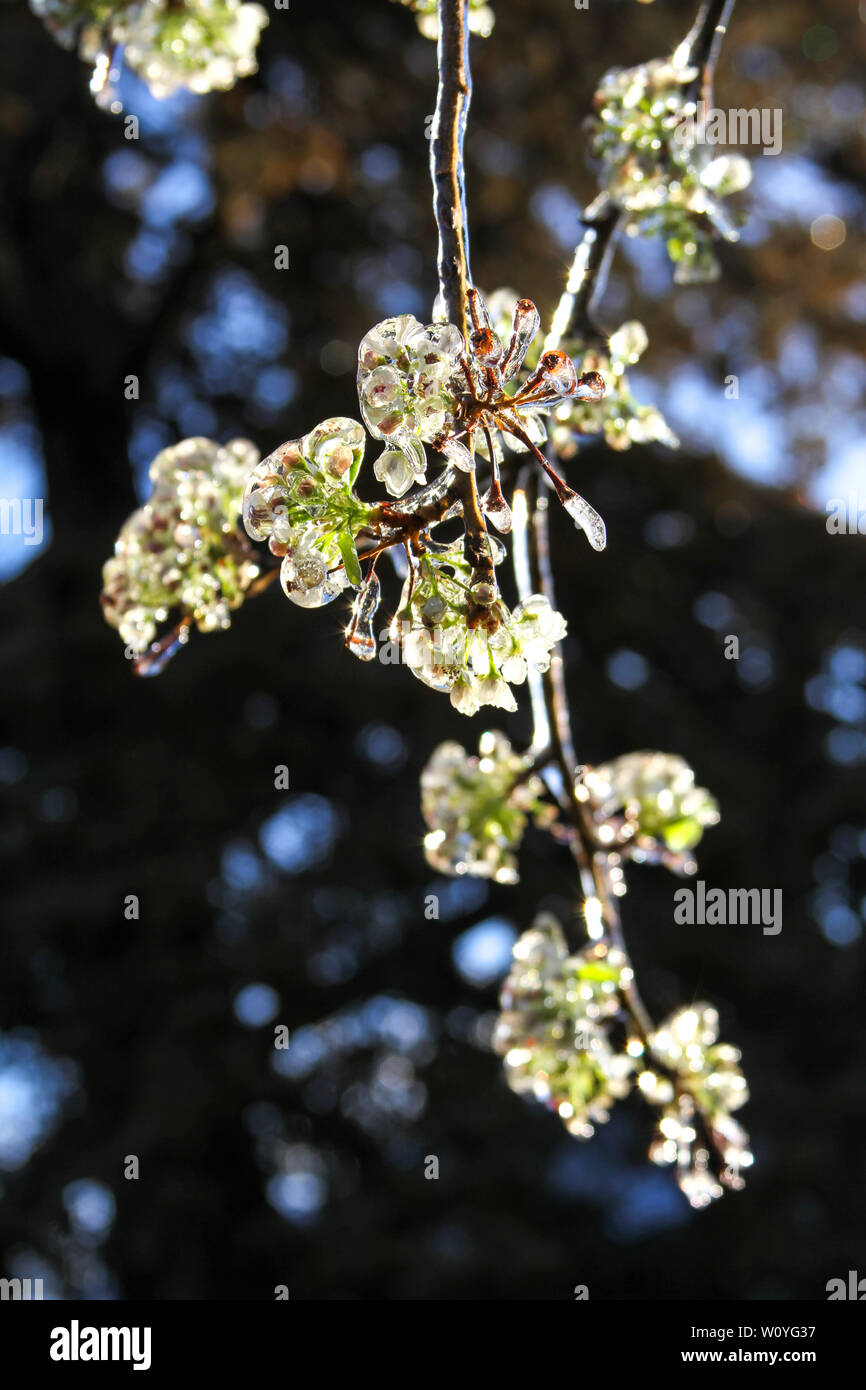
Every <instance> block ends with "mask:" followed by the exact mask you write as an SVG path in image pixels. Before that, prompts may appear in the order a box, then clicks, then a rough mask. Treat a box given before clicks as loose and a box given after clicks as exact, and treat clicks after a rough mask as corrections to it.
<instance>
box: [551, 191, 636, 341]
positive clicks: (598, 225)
mask: <svg viewBox="0 0 866 1390" xmlns="http://www.w3.org/2000/svg"><path fill="white" fill-rule="evenodd" d="M581 221H582V222H583V225H584V227H585V228H586V230H585V232H584V234H583V236H582V238H581V240H580V241H579V242H578V244H577V246H576V247H575V251H574V258H573V260H572V262H571V268H570V269H569V272H568V279H567V281H566V284H565V290H564V291H563V293H562V297H561V298H560V301H559V303H558V305H557V306H556V312H555V313H554V315H553V319H552V321H551V324H550V332H549V333H548V335H547V337H546V338H545V340H544V346H545V348H557V347H559V346H560V344H561V343H562V341H563V340H564V339H565V340H568V339H573V338H576V339H578V340H579V341H580V342H581V343H584V344H586V345H588V346H592V347H602V346H606V345H607V334H606V333H604V332H602V330H601V329H600V328H599V327H598V325H597V324H596V322H595V319H594V317H593V309H594V306H595V303H596V300H597V299H598V298H599V296H600V295H601V294H602V293H603V291H604V287H605V285H606V284H607V277H608V273H609V271H610V265H611V261H612V260H613V249H614V243H615V241H616V237H617V233H618V232H619V230H620V228H621V227H622V224H623V222H624V221H625V214H624V213H623V212H622V210H621V209H620V208H618V207H617V206H616V204H615V203H614V201H613V199H612V198H611V197H610V195H609V194H607V193H602V194H601V195H600V196H599V197H598V198H596V199H595V201H594V202H593V203H591V204H590V206H589V207H588V208H587V209H586V212H585V213H584V215H583V217H582V219H581Z"/></svg>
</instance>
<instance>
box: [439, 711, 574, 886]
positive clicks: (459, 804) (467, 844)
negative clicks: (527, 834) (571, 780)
mask: <svg viewBox="0 0 866 1390" xmlns="http://www.w3.org/2000/svg"><path fill="white" fill-rule="evenodd" d="M531 768H532V761H531V759H530V758H529V757H527V756H526V755H523V754H520V753H516V752H515V751H514V749H513V748H512V746H511V744H510V742H509V741H508V739H507V738H506V737H505V735H504V734H501V733H498V732H496V731H493V730H489V731H487V732H486V733H483V734H482V735H481V738H480V740H479V743H478V756H477V757H471V756H470V755H469V754H468V753H467V752H466V749H465V748H463V747H461V745H460V744H459V743H454V742H448V743H441V744H440V745H439V747H438V748H437V749H436V750H435V752H434V753H433V755H432V757H431V758H430V761H429V762H428V763H427V766H426V767H425V769H424V771H423V772H422V774H421V810H422V812H423V815H424V820H425V821H426V823H427V826H428V831H427V834H426V836H425V837H424V853H425V854H426V856H427V862H428V863H429V864H430V865H431V866H432V867H433V868H434V869H436V870H438V872H439V873H445V874H472V875H474V876H475V877H477V878H492V879H493V880H494V881H495V882H496V883H516V882H517V880H518V872H517V855H516V852H515V851H516V850H517V849H518V848H519V846H520V842H521V840H522V839H523V833H524V831H525V829H526V826H527V823H528V821H529V819H530V817H531V818H533V819H534V820H535V821H536V823H537V824H539V825H542V826H546V825H549V824H550V822H551V820H552V819H553V818H554V817H555V815H556V809H555V807H553V806H551V804H550V803H549V802H547V801H545V800H544V794H545V787H544V783H543V782H542V780H541V778H540V777H539V776H538V775H537V774H535V773H533V772H532V770H531Z"/></svg>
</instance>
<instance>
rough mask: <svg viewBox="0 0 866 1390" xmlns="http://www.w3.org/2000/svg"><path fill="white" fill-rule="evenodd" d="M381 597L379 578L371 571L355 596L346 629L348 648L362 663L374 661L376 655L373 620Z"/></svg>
mask: <svg viewBox="0 0 866 1390" xmlns="http://www.w3.org/2000/svg"><path fill="white" fill-rule="evenodd" d="M380 597H381V590H380V587H379V576H378V575H377V574H376V572H375V570H371V571H370V573H369V574H368V575H367V578H366V579H365V580H364V583H363V584H362V585H361V587H360V589H359V590H358V592H357V594H356V596H355V602H354V604H353V605H352V618H351V621H350V623H349V626H348V628H347V629H346V646H347V647H348V648H349V651H350V652H351V653H352V654H353V656H357V657H359V658H360V660H361V661H372V660H373V658H374V657H375V655H376V637H375V634H374V632H373V619H374V617H375V616H376V609H377V608H378V607H379V599H380Z"/></svg>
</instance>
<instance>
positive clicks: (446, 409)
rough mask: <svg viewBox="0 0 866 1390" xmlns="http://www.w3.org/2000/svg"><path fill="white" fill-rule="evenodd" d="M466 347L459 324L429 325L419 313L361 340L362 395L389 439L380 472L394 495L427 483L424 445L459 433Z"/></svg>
mask: <svg viewBox="0 0 866 1390" xmlns="http://www.w3.org/2000/svg"><path fill="white" fill-rule="evenodd" d="M463 351H464V345H463V336H462V334H461V333H460V330H459V329H457V328H455V327H454V325H453V324H451V323H439V324H436V323H431V324H428V325H427V326H426V327H424V326H423V325H422V324H420V323H419V322H418V320H417V319H416V318H415V317H414V316H413V315H412V314H401V315H400V316H399V317H398V318H391V319H385V320H384V321H383V322H382V323H378V324H376V326H375V328H371V329H370V332H369V333H367V334H366V335H365V336H364V338H363V339H362V340H361V345H360V347H359V349H358V399H359V401H360V405H361V414H362V415H363V417H364V423H365V424H366V426H367V429H368V430H369V431H370V434H371V435H372V436H373V438H374V439H382V440H385V441H386V443H387V444H388V448H387V449H385V450H384V452H383V453H382V454H381V455H380V457H379V458H378V459H377V460H376V463H375V464H374V468H373V471H374V473H375V475H376V477H377V478H378V479H379V481H380V482H382V483H384V484H385V487H386V488H387V490H388V492H389V493H390V494H391V496H392V497H402V496H403V495H404V493H406V492H408V490H409V488H410V487H412V485H413V484H414V483H424V482H426V481H427V453H426V450H425V447H424V446H425V444H436V443H437V442H438V443H444V441H445V440H446V439H447V437H448V435H449V434H453V432H454V428H455V424H456V414H457V401H458V393H459V386H458V383H457V373H458V369H459V362H460V358H461V356H462V354H463Z"/></svg>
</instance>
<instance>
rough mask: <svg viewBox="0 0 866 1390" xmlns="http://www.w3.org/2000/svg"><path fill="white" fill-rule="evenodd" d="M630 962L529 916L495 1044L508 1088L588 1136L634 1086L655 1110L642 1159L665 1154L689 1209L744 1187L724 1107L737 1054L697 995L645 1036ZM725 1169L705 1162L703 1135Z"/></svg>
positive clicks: (736, 1103) (732, 1101)
mask: <svg viewBox="0 0 866 1390" xmlns="http://www.w3.org/2000/svg"><path fill="white" fill-rule="evenodd" d="M631 983H632V971H631V967H630V966H629V964H628V961H627V959H626V957H625V955H624V954H623V952H622V951H620V950H619V949H618V948H617V947H615V946H613V945H611V944H609V943H608V942H607V941H605V940H600V941H596V942H593V943H592V944H591V945H589V946H587V947H585V948H584V949H583V950H581V951H579V952H576V953H573V954H569V952H568V949H567V947H566V942H565V937H564V934H563V931H562V928H561V926H560V925H559V923H558V922H557V921H556V919H555V918H553V917H551V916H550V915H549V914H546V913H545V914H541V915H540V916H539V917H538V918H536V920H535V922H534V923H533V925H532V928H531V929H530V930H529V931H528V932H525V933H524V934H523V935H522V936H521V937H520V938H519V940H518V941H517V942H516V943H515V946H514V950H513V960H512V966H511V970H510V972H509V975H508V977H507V979H506V981H505V984H504V986H503V989H502V994H501V1001H500V1003H501V1009H502V1012H501V1013H500V1015H499V1018H498V1020H497V1023H496V1026H495V1029H494V1035H493V1045H494V1048H495V1049H496V1051H498V1052H499V1053H501V1054H502V1055H503V1057H504V1063H505V1074H506V1079H507V1081H508V1084H509V1086H510V1087H511V1088H512V1090H514V1091H516V1092H517V1093H518V1094H521V1095H526V1096H529V1097H531V1098H532V1099H534V1100H538V1101H541V1102H542V1103H543V1104H544V1105H546V1106H547V1107H548V1108H549V1109H550V1110H553V1111H554V1113H555V1114H556V1115H558V1117H559V1118H560V1119H561V1120H562V1122H563V1123H564V1124H565V1126H566V1128H567V1129H568V1131H569V1133H571V1134H573V1135H575V1136H576V1137H577V1138H580V1139H586V1138H589V1137H590V1136H591V1135H592V1134H593V1132H594V1127H595V1126H596V1125H597V1124H599V1123H601V1122H603V1121H605V1120H606V1119H607V1118H608V1116H609V1113H610V1109H611V1107H612V1106H613V1104H614V1102H615V1101H617V1100H621V1099H622V1098H623V1097H625V1096H626V1095H628V1093H629V1091H630V1090H631V1089H632V1088H633V1087H636V1088H637V1090H638V1092H639V1093H640V1094H641V1095H642V1096H643V1098H644V1100H646V1101H647V1102H648V1103H649V1104H650V1105H652V1106H654V1107H655V1108H656V1109H657V1110H658V1112H659V1118H658V1121H657V1126H656V1131H655V1135H654V1137H653V1140H652V1143H651V1145H650V1157H651V1158H652V1159H653V1160H654V1161H655V1162H656V1163H660V1164H670V1165H672V1166H673V1170H674V1173H675V1176H676V1180H677V1182H678V1184H679V1186H680V1188H681V1189H682V1191H683V1193H684V1194H685V1196H686V1197H687V1198H688V1200H689V1202H690V1203H691V1205H692V1206H694V1207H702V1206H706V1205H707V1204H708V1203H709V1202H711V1201H713V1200H714V1199H715V1198H717V1197H720V1196H721V1195H722V1192H723V1190H724V1187H725V1186H727V1187H730V1188H738V1187H742V1186H743V1178H742V1170H743V1169H745V1168H748V1167H749V1166H750V1164H751V1163H752V1155H751V1152H750V1150H749V1147H748V1136H747V1135H746V1133H745V1131H744V1130H743V1129H742V1127H741V1126H740V1125H739V1124H738V1122H737V1121H736V1120H734V1119H733V1117H732V1114H731V1112H732V1111H734V1110H736V1109H738V1108H739V1107H740V1106H741V1105H743V1104H745V1102H746V1101H747V1100H748V1096H749V1092H748V1088H747V1086H746V1081H745V1078H744V1076H743V1074H742V1071H741V1070H740V1066H739V1062H740V1053H739V1051H738V1050H737V1049H736V1048H735V1047H731V1046H729V1045H728V1044H726V1043H720V1042H719V1041H718V1014H717V1013H716V1011H715V1009H713V1008H712V1007H711V1006H710V1005H708V1004H693V1005H691V1006H690V1007H689V1008H685V1009H680V1010H678V1011H677V1012H676V1013H674V1014H672V1015H671V1016H670V1017H669V1018H668V1019H666V1020H665V1021H664V1022H663V1023H662V1024H661V1025H660V1027H659V1028H658V1029H656V1030H655V1031H654V1032H652V1033H651V1034H650V1035H649V1037H648V1038H647V1039H644V1038H643V1037H642V1036H641V1035H640V1032H639V1030H638V1029H636V1028H635V1026H634V1022H633V1019H632V1015H631V1010H630V1007H629V990H630V986H631ZM711 1141H712V1143H713V1145H714V1147H715V1149H716V1151H717V1152H718V1153H720V1154H721V1156H722V1162H723V1165H724V1166H723V1170H722V1172H721V1173H716V1172H715V1171H714V1169H713V1167H712V1165H711V1154H710V1147H709V1146H710V1142H711Z"/></svg>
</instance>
